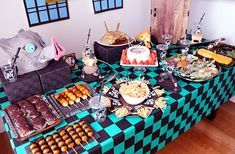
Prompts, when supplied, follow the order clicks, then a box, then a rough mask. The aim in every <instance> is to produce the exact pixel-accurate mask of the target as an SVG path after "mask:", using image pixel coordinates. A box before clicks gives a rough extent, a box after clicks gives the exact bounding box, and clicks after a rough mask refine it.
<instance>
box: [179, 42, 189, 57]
mask: <svg viewBox="0 0 235 154" xmlns="http://www.w3.org/2000/svg"><path fill="white" fill-rule="evenodd" d="M180 44H181V45H183V47H184V49H182V51H181V52H182V54H184V55H187V54H188V51H189V48H190V44H191V41H189V40H186V39H183V40H180Z"/></svg>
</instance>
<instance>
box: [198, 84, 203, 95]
mask: <svg viewBox="0 0 235 154" xmlns="http://www.w3.org/2000/svg"><path fill="white" fill-rule="evenodd" d="M202 92H203V86H201V87H199V88H198V95H200V94H201V93H202Z"/></svg>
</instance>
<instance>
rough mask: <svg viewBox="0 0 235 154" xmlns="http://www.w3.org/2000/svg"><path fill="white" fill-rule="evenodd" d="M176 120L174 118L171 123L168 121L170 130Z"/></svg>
mask: <svg viewBox="0 0 235 154" xmlns="http://www.w3.org/2000/svg"><path fill="white" fill-rule="evenodd" d="M174 123H175V120H172V121H171V122H170V123H168V130H170V129H171V128H173V127H174Z"/></svg>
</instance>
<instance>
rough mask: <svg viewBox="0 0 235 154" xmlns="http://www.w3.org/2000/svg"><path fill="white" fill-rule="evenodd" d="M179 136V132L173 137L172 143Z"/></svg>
mask: <svg viewBox="0 0 235 154" xmlns="http://www.w3.org/2000/svg"><path fill="white" fill-rule="evenodd" d="M178 136H179V132H176V133H174V134H173V135H172V141H173V140H175V139H176V138H177V137H178Z"/></svg>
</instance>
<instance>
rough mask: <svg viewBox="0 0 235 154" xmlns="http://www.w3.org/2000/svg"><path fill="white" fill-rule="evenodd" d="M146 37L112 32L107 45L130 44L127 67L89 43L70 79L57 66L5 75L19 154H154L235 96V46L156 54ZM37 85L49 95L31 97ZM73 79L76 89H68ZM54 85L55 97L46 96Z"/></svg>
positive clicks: (9, 123) (2, 95)
mask: <svg viewBox="0 0 235 154" xmlns="http://www.w3.org/2000/svg"><path fill="white" fill-rule="evenodd" d="M117 31H118V28H117ZM89 34H90V32H89ZM140 35H141V36H142V37H140ZM146 35H148V36H149V34H148V32H147V31H145V32H142V33H140V34H139V35H138V39H139V40H138V39H137V38H136V40H134V41H133V40H131V41H129V40H130V38H131V37H129V36H128V35H127V34H125V33H121V32H119V33H114V32H109V31H108V29H107V33H106V35H104V36H103V37H102V38H101V39H100V41H101V42H100V45H102V46H106V47H108V48H110V47H112V48H115V47H116V46H117V45H118V46H122V45H125V46H126V45H127V47H126V48H125V49H123V50H122V51H121V53H122V54H121V55H120V57H119V61H117V62H114V63H113V64H108V63H107V62H104V61H101V60H99V59H97V58H96V57H95V54H94V52H93V51H92V49H91V47H89V45H88V44H87V45H86V49H85V50H84V53H82V55H83V56H82V58H81V59H78V60H77V61H76V64H77V66H78V68H76V69H73V70H72V71H71V73H70V74H69V77H68V76H65V74H64V73H63V72H66V71H64V70H66V69H70V68H67V67H65V66H64V65H61V67H60V68H56V67H54V64H53V63H52V64H51V63H49V64H48V66H46V67H45V68H42V69H43V70H38V69H37V68H36V69H35V71H36V73H37V74H38V76H35V78H33V76H31V77H27V80H26V79H25V78H24V77H25V75H23V76H20V75H19V76H18V78H15V79H14V81H10V80H9V78H6V75H5V74H4V73H5V72H3V75H1V74H0V77H1V83H2V84H1V85H0V115H1V118H2V119H3V122H4V127H5V129H6V132H7V134H8V137H9V140H10V143H11V146H12V149H13V151H14V152H15V153H19V154H23V153H32V154H40V153H53V154H60V153H61V154H68V153H76V154H78V153H154V152H156V151H159V150H160V149H162V148H163V147H165V146H166V145H167V144H168V143H170V142H172V141H174V140H175V139H176V138H177V137H179V136H180V135H181V134H182V133H184V132H186V131H188V130H189V129H190V128H191V127H192V126H194V125H195V124H196V123H198V122H200V121H201V120H202V118H204V117H207V116H209V115H211V114H213V113H214V112H216V110H218V108H219V107H220V106H221V105H222V104H223V103H224V102H226V101H228V100H229V98H231V97H232V96H234V95H235V67H234V54H233V53H234V50H235V48H234V47H233V46H230V45H226V44H225V43H217V44H210V45H208V46H204V45H203V46H201V45H197V46H193V47H191V48H190V50H189V51H187V52H185V50H186V49H184V47H182V48H177V49H176V48H175V49H169V50H166V51H165V49H163V48H161V50H159V49H158V47H156V45H152V44H151V46H152V47H150V44H149V42H148V41H147V42H146V41H145V40H146V38H144V36H146ZM117 36H120V37H121V38H119V37H117ZM88 39H89V35H88ZM115 39H117V40H115ZM102 40H103V41H102ZM107 40H109V41H107ZM137 40H138V41H139V42H142V43H139V42H138V41H137ZM98 43H99V41H98ZM57 45H58V44H57ZM165 45H166V47H169V45H167V44H165ZM60 48H61V46H60ZM60 48H58V50H59V49H60ZM169 48H170V47H169ZM21 50H23V49H21ZM182 50H183V51H182ZM57 56H59V55H58V54H57ZM16 60H17V58H16ZM18 63H19V62H18ZM62 63H63V62H62ZM13 65H14V63H13ZM51 66H53V67H52V68H50V69H47V68H48V67H51ZM62 66H63V67H62ZM12 68H13V67H12ZM44 69H46V70H45V71H46V72H48V73H44ZM61 69H63V70H61ZM55 75H56V77H54V76H55ZM31 78H32V79H31ZM36 78H39V80H38V82H40V84H39V86H41V89H42V90H41V91H36V90H35V92H34V94H30V95H27V94H26V93H27V89H26V88H24V86H27V83H30V84H31V85H34V86H30V87H31V89H29V90H30V91H31V92H32V91H34V89H35V87H37V86H36V85H35V83H36ZM65 78H71V82H67V83H64V82H62V81H65ZM31 80H33V81H31ZM44 80H45V81H44ZM66 81H69V80H66ZM51 83H52V84H51ZM48 85H50V88H52V89H51V90H46V89H45V87H46V86H48ZM14 87H15V89H14ZM19 87H20V88H19ZM9 89H10V90H9ZM13 90H15V91H14V95H17V96H18V97H17V98H18V99H17V98H15V97H13V96H14V95H13V94H12V93H13V92H12V91H13ZM18 93H20V94H19V95H18Z"/></svg>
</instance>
